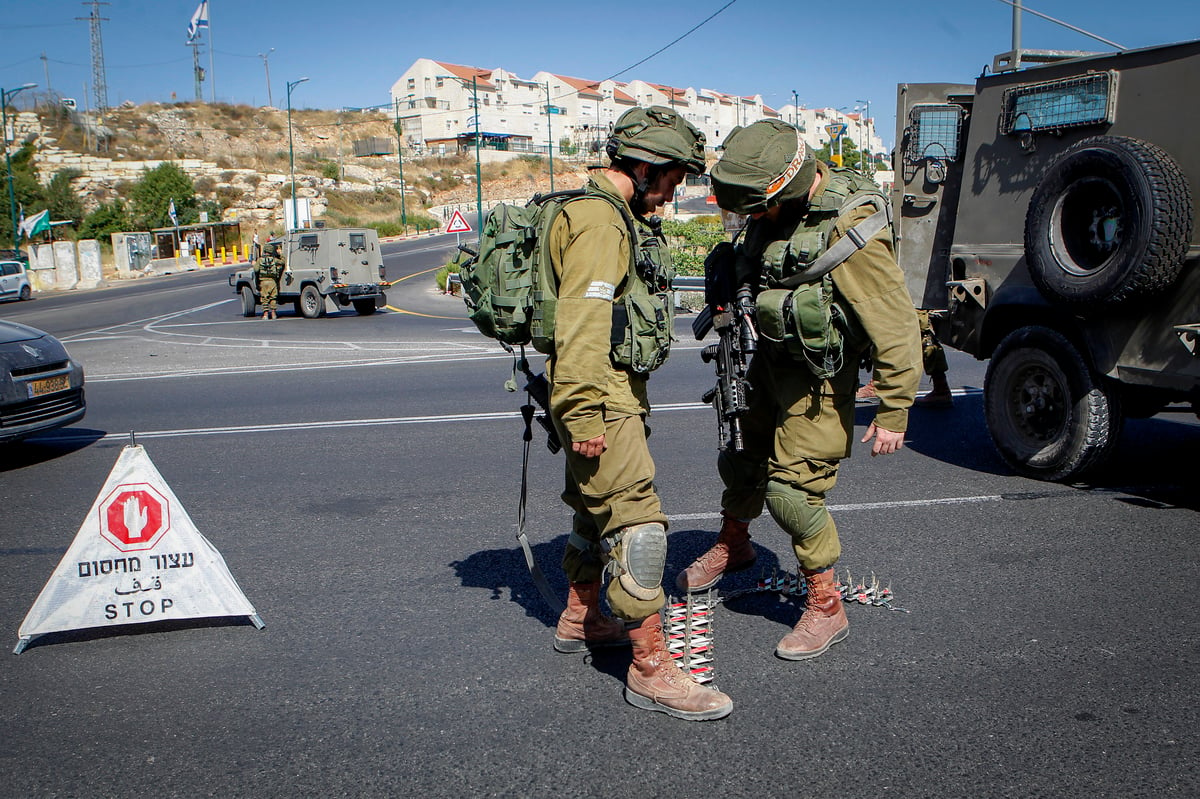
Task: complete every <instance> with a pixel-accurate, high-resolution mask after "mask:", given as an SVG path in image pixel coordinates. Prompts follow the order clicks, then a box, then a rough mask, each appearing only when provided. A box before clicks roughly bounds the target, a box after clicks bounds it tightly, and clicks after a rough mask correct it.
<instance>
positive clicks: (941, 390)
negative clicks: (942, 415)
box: [913, 372, 954, 408]
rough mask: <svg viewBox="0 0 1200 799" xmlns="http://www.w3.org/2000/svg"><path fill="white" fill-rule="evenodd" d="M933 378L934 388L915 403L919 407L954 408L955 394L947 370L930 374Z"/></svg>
mask: <svg viewBox="0 0 1200 799" xmlns="http://www.w3.org/2000/svg"><path fill="white" fill-rule="evenodd" d="M929 377H930V379H931V380H933V390H932V391H930V392H929V393H928V394H926V395H925V396H923V397H918V398H917V400H916V401H915V402H914V403H913V405H915V406H917V407H918V408H953V407H954V394H953V393H952V392H951V391H950V381H948V380H947V379H946V373H945V372H938V373H937V374H933V375H930V376H929Z"/></svg>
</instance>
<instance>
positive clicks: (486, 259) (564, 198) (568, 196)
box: [458, 189, 638, 354]
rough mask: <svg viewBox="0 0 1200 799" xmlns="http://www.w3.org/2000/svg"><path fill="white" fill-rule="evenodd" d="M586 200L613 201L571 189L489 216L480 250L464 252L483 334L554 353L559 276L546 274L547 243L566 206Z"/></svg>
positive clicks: (470, 297) (471, 302)
mask: <svg viewBox="0 0 1200 799" xmlns="http://www.w3.org/2000/svg"><path fill="white" fill-rule="evenodd" d="M585 196H586V197H600V198H604V199H608V198H607V197H605V196H604V195H603V194H598V193H597V194H589V193H587V192H586V191H585V190H584V189H570V190H567V191H558V192H554V193H552V194H535V195H534V196H533V198H532V199H531V200H530V201H529V202H528V203H526V204H525V205H524V206H519V205H510V204H508V203H501V204H499V205H497V206H496V207H495V208H493V209H492V211H491V213H490V214H488V218H487V221H486V222H484V223H483V231H482V233H481V234H480V237H479V251H478V252H471V251H470V250H467V249H466V248H465V247H464V248H462V249H463V250H465V251H466V252H467V254H468V256H469V257H468V259H467V260H466V261H465V262H463V263H461V264H459V267H458V271H459V276H460V278H461V279H462V287H463V299H464V300H465V301H466V303H467V307H468V308H469V309H470V312H471V313H470V319H471V321H472V322H474V323H475V326H476V327H477V328H479V332H480V333H483V335H485V336H487V337H488V338H494V339H496V340H497V341H499V342H500V343H501V344H504V345H507V346H509V347H511V346H517V345H525V344H532V345H533V347H534V349H536V350H537V351H538V352H541V353H544V354H550V352H551V351H552V349H553V345H554V306H555V304H556V303H555V299H556V287H555V284H554V279H553V275H552V274H551V275H546V274H542V273H541V271H540V266H541V261H542V259H543V257H544V253H543V250H544V244H543V242H544V240H545V237H546V234H547V233H548V232H549V230H550V226H551V225H552V224H553V223H554V220H555V218H556V217H557V216H558V214H559V212H560V211H562V209H563V206H565V205H566V204H567V203H568V202H570V201H572V200H575V199H578V198H580V197H585ZM613 205H614V206H616V203H613ZM617 208H618V210H620V211H621V212H622V216H623V217H625V213H624V211H623V210H622V209H621V208H620V207H619V206H617ZM625 222H626V224H627V225H628V226H629V229H630V235H631V241H637V240H638V239H637V237H636V232H635V230H634V227H633V220H631V219H628V218H626V219H625Z"/></svg>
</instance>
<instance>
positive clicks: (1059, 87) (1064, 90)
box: [1000, 72, 1117, 133]
mask: <svg viewBox="0 0 1200 799" xmlns="http://www.w3.org/2000/svg"><path fill="white" fill-rule="evenodd" d="M1116 86H1117V74H1116V73H1115V72H1095V73H1092V74H1090V75H1084V76H1082V77H1078V78H1066V79H1063V80H1053V81H1046V82H1045V83H1035V84H1033V85H1031V86H1017V87H1014V88H1011V89H1007V90H1005V92H1004V101H1003V103H1004V111H1003V113H1002V115H1001V117H1000V130H1001V131H1003V132H1004V133H1024V132H1026V131H1038V130H1062V129H1064V128H1074V127H1079V126H1081V125H1100V124H1107V123H1111V122H1112V121H1113V109H1114V108H1115V107H1116Z"/></svg>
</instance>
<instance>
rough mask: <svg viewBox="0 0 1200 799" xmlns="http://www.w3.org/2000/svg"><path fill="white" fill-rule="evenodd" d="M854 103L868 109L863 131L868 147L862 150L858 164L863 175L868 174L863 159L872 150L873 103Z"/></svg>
mask: <svg viewBox="0 0 1200 799" xmlns="http://www.w3.org/2000/svg"><path fill="white" fill-rule="evenodd" d="M854 102H856V103H862V104H863V105H864V106H866V109H867V115H866V117H864V118H863V130H864V131H866V139H867V142H866V145H865V146H864V147H863V148H862V152H861V153H860V154H859V156H858V159H859V160H858V164H859V170H858V171H859V172H862V173H863V174H866V172H867V168H866V164H865V163H863V159H864V158H865V157H866V155H867V154H868V152H869V150H870V149H871V101H870V100H855V101H854Z"/></svg>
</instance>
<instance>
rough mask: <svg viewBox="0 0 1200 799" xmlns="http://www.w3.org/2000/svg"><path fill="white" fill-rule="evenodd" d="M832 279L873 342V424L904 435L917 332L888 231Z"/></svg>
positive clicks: (857, 217) (861, 213)
mask: <svg viewBox="0 0 1200 799" xmlns="http://www.w3.org/2000/svg"><path fill="white" fill-rule="evenodd" d="M873 211H874V209H873V208H871V207H870V206H865V207H863V208H860V209H858V211H856V212H855V213H854V214H849V215H847V218H846V219H843V220H840V221H839V222H838V225H837V231H838V233H839V234H844V233H845V231H846V230H848V229H849V228H850V227H853V226H854V225H856V224H858V222H860V221H862V220H863V219H865V218H866V217H867V216H870V214H871V213H873ZM831 276H832V277H833V282H834V285H835V286H836V287H837V290H838V292H839V293H840V294H841V295H842V297H843V298H845V300H846V301H847V302H848V303H849V304H850V307H851V309H852V310H853V311H854V314H855V316H856V317H857V318H858V321H859V322H860V323H861V325H862V327H863V329H864V330H865V331H866V334H867V336H868V338H869V339H870V341H871V358H872V361H873V362H874V365H875V374H874V379H875V393H876V394H877V395H878V396H879V410H878V411H877V412H876V414H875V422H874V424H875V425H876V426H877V427H878V428H881V429H883V430H885V431H889V432H892V433H903V432H904V431H905V430H906V429H907V427H908V409H909V408H910V407H911V406H912V403H913V399H914V398H915V397H916V393H917V387H918V386H919V385H920V381H921V333H920V330H919V329H918V327H917V314H916V311H915V310H914V309H913V305H912V298H911V297H910V296H909V293H908V288H907V287H906V286H905V285H904V274H903V273H902V272H901V271H900V267H899V266H897V265H896V256H895V252H894V250H893V249H892V240H891V233H890V232H889V231H887V230H884V231H882V232H881V233H879V234H878V235H876V236H875V237H874V238H872V239H871V240H870V241H868V242H867V246H866V247H864V248H863V249H861V250H859V251H858V252H857V253H856V254H854V255H852V256H850V258H849V259H847V261H846V262H845V263H844V264H842V265H841V266H839V267H838V268H837V269H835V270H833V272H832V273H831ZM878 443H879V442H878V441H877V446H878ZM885 446H886V443H885Z"/></svg>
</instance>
